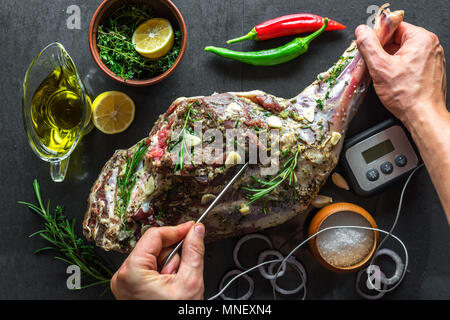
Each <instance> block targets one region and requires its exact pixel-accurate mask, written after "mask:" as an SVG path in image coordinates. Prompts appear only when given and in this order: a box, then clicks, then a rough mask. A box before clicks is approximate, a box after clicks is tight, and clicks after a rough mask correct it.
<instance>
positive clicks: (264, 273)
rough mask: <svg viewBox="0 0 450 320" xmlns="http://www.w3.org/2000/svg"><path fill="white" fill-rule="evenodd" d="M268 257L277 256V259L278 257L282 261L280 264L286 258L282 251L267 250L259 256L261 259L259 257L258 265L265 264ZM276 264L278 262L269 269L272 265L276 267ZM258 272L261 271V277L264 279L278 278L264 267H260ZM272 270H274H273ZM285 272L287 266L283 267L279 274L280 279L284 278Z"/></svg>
mask: <svg viewBox="0 0 450 320" xmlns="http://www.w3.org/2000/svg"><path fill="white" fill-rule="evenodd" d="M267 256H275V257H277V258H278V259H280V262H281V261H282V260H283V258H284V256H283V255H282V254H281V252H280V251H277V250H265V251H263V252H261V253H260V254H259V257H258V264H261V263H263V262H264V259H265V258H266V257H267ZM275 264H276V262H274V263H271V264H270V265H269V267H270V266H272V265H275ZM258 270H259V273H261V276H262V277H263V278H264V279H267V280H272V279H274V278H275V277H276V275H275V274H273V273H272V272H270V273H268V272H267V271H266V269H265V267H264V266H261V267H259V268H258ZM272 270H273V268H272ZM285 271H286V265H283V266H282V267H281V270H280V272H279V273H278V277H282V276H283V275H284V272H285Z"/></svg>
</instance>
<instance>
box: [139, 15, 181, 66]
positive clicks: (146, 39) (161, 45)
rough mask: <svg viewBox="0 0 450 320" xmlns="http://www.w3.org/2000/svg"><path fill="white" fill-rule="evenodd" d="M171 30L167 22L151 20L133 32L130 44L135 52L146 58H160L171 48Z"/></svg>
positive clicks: (158, 19)
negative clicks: (133, 46)
mask: <svg viewBox="0 0 450 320" xmlns="http://www.w3.org/2000/svg"><path fill="white" fill-rule="evenodd" d="M173 39H174V37H173V29H172V25H171V24H170V22H169V20H167V19H163V18H153V19H150V20H147V21H145V22H144V23H143V24H141V25H140V26H139V27H137V29H136V31H134V34H133V38H132V42H133V44H134V45H135V48H136V51H137V52H139V54H141V55H142V56H144V57H146V58H152V59H156V58H161V57H162V56H164V55H165V54H166V53H167V52H169V50H170V49H171V48H172V46H173V41H174V40H173Z"/></svg>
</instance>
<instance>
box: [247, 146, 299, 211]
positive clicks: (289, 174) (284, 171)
mask: <svg viewBox="0 0 450 320" xmlns="http://www.w3.org/2000/svg"><path fill="white" fill-rule="evenodd" d="M299 152H300V149H297V151H296V152H295V154H294V155H293V156H292V157H291V158H289V159H288V160H287V161H286V162H285V163H284V165H283V167H282V168H281V170H280V172H279V173H278V174H277V175H276V176H275V177H274V178H272V179H271V180H269V181H264V180H261V179H258V178H256V177H254V176H251V178H252V179H253V180H255V181H256V182H257V183H259V184H260V185H261V187H260V188H252V187H242V189H243V190H245V191H247V192H248V194H247V195H248V198H249V202H248V204H251V203H253V202H255V201H256V200H258V199H260V198H261V197H264V196H266V195H267V194H269V193H271V192H272V191H273V190H275V188H277V187H278V186H279V185H280V184H282V183H283V182H284V181H285V180H287V179H289V185H290V186H292V187H293V192H294V199H295V197H296V192H295V179H296V178H295V168H296V167H297V158H298V154H299Z"/></svg>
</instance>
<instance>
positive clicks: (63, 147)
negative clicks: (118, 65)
mask: <svg viewBox="0 0 450 320" xmlns="http://www.w3.org/2000/svg"><path fill="white" fill-rule="evenodd" d="M23 116H24V123H25V130H26V132H27V138H28V141H29V143H30V146H31V148H32V150H33V151H34V153H35V154H36V155H37V156H38V157H39V158H41V159H42V160H45V161H47V162H49V163H50V175H51V177H52V180H53V181H55V182H61V181H63V180H64V177H65V175H66V172H67V167H68V163H69V156H70V154H71V153H72V151H73V150H74V149H75V147H76V146H77V144H78V142H79V141H80V139H81V137H82V136H83V135H84V134H86V133H87V132H89V131H90V129H92V124H91V121H90V119H91V100H90V98H89V96H88V94H87V92H86V88H85V86H84V84H83V82H82V81H81V78H80V75H79V74H78V71H77V69H76V67H75V64H74V62H73V60H72V59H71V57H70V56H69V54H68V53H67V51H66V50H65V48H64V47H63V46H62V45H61V44H60V43H57V42H55V43H51V44H49V45H48V46H47V47H45V48H44V49H43V50H42V51H41V52H40V53H39V55H38V56H37V57H36V58H35V59H34V60H33V62H32V63H31V64H30V66H29V68H28V70H27V72H26V74H25V79H24V82H23Z"/></svg>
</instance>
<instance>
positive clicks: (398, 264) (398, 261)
mask: <svg viewBox="0 0 450 320" xmlns="http://www.w3.org/2000/svg"><path fill="white" fill-rule="evenodd" d="M382 255H386V256H388V257H390V258H391V259H392V260H393V261H394V263H395V272H394V274H393V275H392V277H390V278H386V276H385V275H384V273H382V276H381V279H380V281H381V283H383V284H386V285H393V284H394V283H396V282H397V281H398V280H400V278H401V276H402V273H403V269H404V268H405V264H404V263H403V261H402V258H400V256H399V255H398V254H397V253H396V252H394V251H392V250H390V249H386V248H383V249H380V250H378V251H377V252H376V253H375V257H378V256H382Z"/></svg>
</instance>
